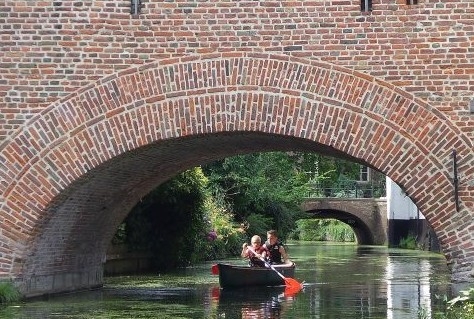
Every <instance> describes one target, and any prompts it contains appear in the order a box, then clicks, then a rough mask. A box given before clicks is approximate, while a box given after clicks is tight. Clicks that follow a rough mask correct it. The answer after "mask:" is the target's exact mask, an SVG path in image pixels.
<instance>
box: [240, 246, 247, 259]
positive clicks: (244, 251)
mask: <svg viewBox="0 0 474 319" xmlns="http://www.w3.org/2000/svg"><path fill="white" fill-rule="evenodd" d="M247 246H248V244H247V243H244V244H243V245H242V252H241V253H240V256H242V257H244V258H246V257H248V256H249V251H248V249H247Z"/></svg>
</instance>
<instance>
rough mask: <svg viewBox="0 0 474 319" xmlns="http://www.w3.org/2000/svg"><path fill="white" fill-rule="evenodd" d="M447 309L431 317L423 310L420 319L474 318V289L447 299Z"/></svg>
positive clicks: (463, 291)
mask: <svg viewBox="0 0 474 319" xmlns="http://www.w3.org/2000/svg"><path fill="white" fill-rule="evenodd" d="M445 302H446V308H445V309H444V310H442V311H438V312H435V313H434V314H432V315H430V314H429V313H428V312H427V311H425V310H421V311H420V314H419V318H420V319H472V318H474V287H473V288H469V289H467V290H462V291H460V293H459V295H458V296H457V297H455V298H453V299H451V300H447V298H446V297H445Z"/></svg>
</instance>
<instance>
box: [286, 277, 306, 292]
mask: <svg viewBox="0 0 474 319" xmlns="http://www.w3.org/2000/svg"><path fill="white" fill-rule="evenodd" d="M285 284H286V289H285V295H295V294H297V293H298V292H299V291H300V290H301V289H302V288H303V285H302V284H301V283H299V282H298V281H297V280H295V279H293V278H286V277H285Z"/></svg>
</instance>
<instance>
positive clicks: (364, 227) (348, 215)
mask: <svg viewBox="0 0 474 319" xmlns="http://www.w3.org/2000/svg"><path fill="white" fill-rule="evenodd" d="M301 208H302V209H303V210H304V211H306V212H308V213H309V214H310V216H312V218H332V219H337V220H340V221H342V222H344V223H346V224H347V225H349V226H350V227H351V228H352V230H353V231H354V234H355V236H356V239H357V243H358V244H359V245H385V244H387V239H388V235H387V227H388V225H387V222H388V219H387V201H386V200H385V199H379V198H310V199H306V200H305V201H304V202H303V204H302V205H301Z"/></svg>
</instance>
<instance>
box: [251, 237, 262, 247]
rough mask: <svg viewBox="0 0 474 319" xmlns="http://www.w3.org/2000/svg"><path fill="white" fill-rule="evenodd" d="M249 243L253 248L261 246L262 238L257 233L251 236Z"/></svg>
mask: <svg viewBox="0 0 474 319" xmlns="http://www.w3.org/2000/svg"><path fill="white" fill-rule="evenodd" d="M250 243H251V244H252V247H253V248H258V247H260V246H262V239H261V238H260V236H258V235H254V236H252V239H251V240H250Z"/></svg>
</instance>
